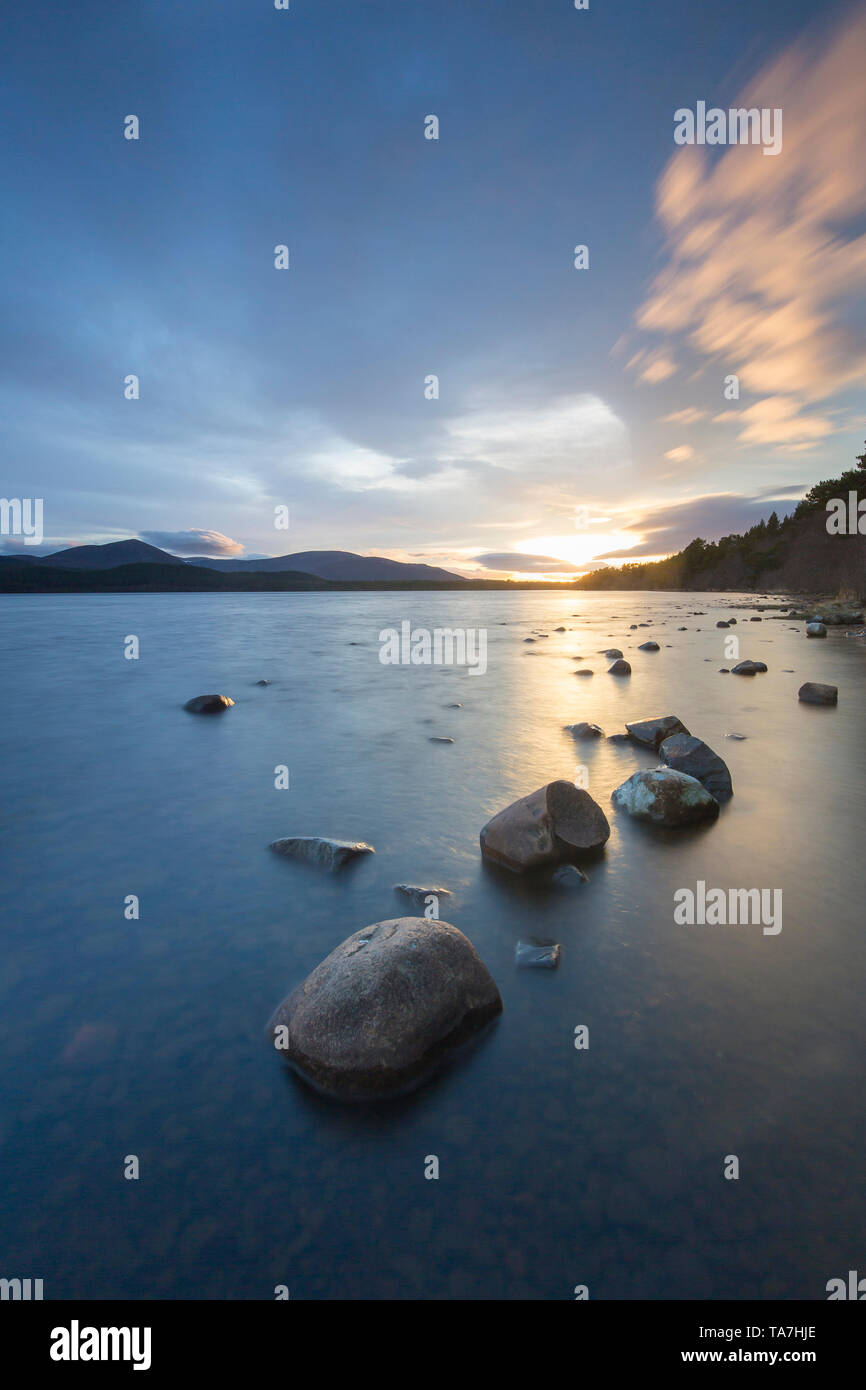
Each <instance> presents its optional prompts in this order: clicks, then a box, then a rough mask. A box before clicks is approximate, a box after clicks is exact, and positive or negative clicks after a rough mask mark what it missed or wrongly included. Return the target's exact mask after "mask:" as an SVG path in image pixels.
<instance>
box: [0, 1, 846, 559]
mask: <svg viewBox="0 0 866 1390" xmlns="http://www.w3.org/2000/svg"><path fill="white" fill-rule="evenodd" d="M862 16H863V11H862V9H861V10H860V11H859V17H858V12H857V11H854V10H852V9H851V8H850V7H849V6H847V5H833V4H830V5H825V6H823V7H822V8H821V11H820V13H816V9H815V7H814V6H813V5H811V4H806V3H802V2H801V0H784V3H782V0H779V2H778V3H777V0H759V2H758V0H748V3H746V0H729V3H727V4H726V5H724V6H715V7H710V6H706V5H698V4H695V3H689V4H687V3H681V0H664V3H659V4H650V3H646V0H643V2H642V3H637V0H628V3H613V2H612V0H590V9H589V10H588V11H585V12H584V11H576V10H575V9H574V8H573V5H572V4H570V3H569V2H568V0H533V2H532V3H517V0H496V3H493V2H492V0H462V3H459V2H458V0H447V3H429V4H422V3H415V0H389V3H375V2H373V3H371V2H370V0H365V3H363V4H357V3H355V4H352V3H348V2H347V0H335V3H327V4H325V3H314V0H292V4H291V8H290V9H289V10H288V11H276V10H275V9H274V8H273V5H272V4H271V3H270V0H211V2H210V3H205V0H184V3H183V4H177V3H176V0H174V2H173V3H169V0H138V3H132V2H131V0H130V2H129V3H122V4H117V3H102V2H101V0H77V3H74V4H62V3H60V4H58V3H43V0H31V2H30V3H29V4H28V5H26V6H18V7H16V8H15V9H14V11H10V12H9V13H7V15H6V17H5V19H4V29H5V31H6V34H5V38H6V41H5V49H6V58H7V69H8V73H9V75H8V79H7V83H6V99H5V103H4V119H3V126H4V130H5V140H4V158H3V165H4V169H3V183H4V190H5V193H4V203H5V211H6V216H5V218H4V232H3V242H4V244H3V256H2V260H0V293H2V308H3V319H4V324H5V327H6V331H5V333H4V335H3V346H2V368H3V372H2V383H3V384H2V392H3V401H2V406H3V415H4V419H5V420H6V424H7V433H8V438H7V448H6V467H5V470H4V473H5V476H4V480H3V491H4V495H6V496H9V497H12V496H21V497H34V496H39V497H42V498H43V499H44V508H45V522H44V525H45V534H46V548H49V549H52V548H58V547H59V546H60V545H62V544H64V543H78V542H89V541H103V540H115V539H120V538H122V537H126V536H130V535H140V536H142V537H143V538H145V539H149V540H152V541H153V542H154V543H156V544H162V545H164V546H165V547H166V548H168V549H172V550H175V551H177V552H178V553H187V554H206V553H215V554H249V555H254V554H279V553H286V552H290V551H296V550H305V549H314V548H315V549H326V548H333V549H347V550H356V551H361V552H366V553H376V554H386V555H391V556H393V557H394V558H398V559H400V558H407V559H408V558H413V559H415V558H419V559H425V560H427V561H429V562H430V563H434V564H444V565H446V566H447V567H448V568H452V569H455V568H456V569H459V570H460V571H461V572H464V573H472V572H485V573H496V572H500V571H501V572H505V573H511V572H515V573H542V572H543V573H557V572H560V571H561V570H563V569H567V566H568V565H569V564H572V565H576V566H581V565H584V564H587V563H592V562H593V561H594V560H596V561H597V558H598V557H599V556H601V555H612V556H614V557H623V556H629V555H634V556H639V555H655V554H663V553H667V552H669V551H670V550H672V549H676V548H678V547H679V546H680V545H681V544H683V543H685V542H687V541H688V540H689V539H691V538H692V537H693V536H694V535H695V534H702V535H704V536H707V537H708V538H712V537H714V536H718V535H720V534H724V533H725V532H728V531H732V530H739V529H742V528H743V527H744V526H747V525H749V524H751V522H752V521H753V520H755V519H756V518H757V517H758V516H759V515H762V514H763V515H766V514H767V513H768V512H769V510H770V509H771V508H772V507H773V506H776V507H777V509H779V510H782V509H784V507H785V506H789V505H790V499H791V498H792V497H795V496H797V495H800V494H801V493H802V491H803V489H804V488H805V487H807V486H809V485H810V484H811V483H812V482H814V481H815V480H817V479H818V478H822V477H827V476H832V475H833V474H834V473H837V472H839V471H841V469H842V468H844V467H848V466H850V464H851V461H852V458H853V455H854V453H855V452H859V450H860V448H861V447H862V439H863V437H864V434H866V426H864V419H866V416H864V411H863V402H862V387H863V382H864V379H866V353H864V332H863V329H864V316H863V284H864V263H866V253H864V250H863V246H862V238H863V236H864V228H866V196H864V184H866V180H864V178H863V172H862V171H863V149H864V148H866V110H864V98H863V94H862V89H863V86H864V84H863V79H862V73H863V69H864V62H863V59H864V57H866V41H864V28H863V21H862ZM858 25H859V27H858ZM798 44H800V45H802V47H801V48H799V49H798V47H797V45H798ZM750 93H751V94H753V95H754V101H755V102H756V103H757V104H760V105H769V106H781V107H782V108H783V110H784V117H785V126H784V129H785V142H784V146H783V150H782V153H781V154H780V155H779V156H778V158H766V157H763V155H762V152H761V150H760V149H757V148H745V147H736V148H735V147H730V148H728V149H725V150H722V151H713V152H712V153H711V154H708V152H706V151H703V152H700V151H697V150H695V149H694V148H691V149H686V150H678V149H677V147H676V146H675V145H674V143H673V129H674V111H675V110H676V109H677V108H681V107H694V106H695V103H696V102H697V101H698V100H701V99H703V100H706V101H707V102H708V104H710V105H714V104H717V105H719V106H721V107H727V106H728V105H734V104H740V98H741V97H743V95H744V94H746V95H748V94H750ZM431 113H432V114H435V115H437V116H438V118H439V121H440V138H439V140H438V141H431V140H425V138H424V119H425V117H426V116H427V115H429V114H431ZM128 114H135V115H137V116H138V117H139V119H140V123H141V131H140V139H139V140H138V141H129V140H125V139H124V138H123V123H124V118H125V117H126V116H127V115H128ZM701 161H703V162H701ZM578 243H581V244H586V245H588V246H589V248H590V267H589V269H588V270H585V271H577V270H575V269H574V267H573V264H572V261H573V248H574V246H575V245H576V244H578ZM277 244H286V245H288V246H289V248H290V258H291V267H290V269H289V270H287V271H278V270H276V269H275V268H274V263H273V262H274V247H275V246H276V245H277ZM130 373H135V374H136V375H137V376H138V377H139V379H140V399H138V400H133V401H130V400H126V399H125V398H124V391H123V384H124V379H125V377H126V376H127V375H128V374H130ZM431 373H435V374H436V375H437V376H438V377H439V383H440V386H439V391H440V394H439V398H438V400H428V399H425V394H424V381H425V377H427V376H428V374H431ZM729 373H737V374H738V375H739V378H740V387H741V391H740V398H739V400H737V401H735V402H727V401H725V399H724V398H723V394H722V383H723V380H724V378H725V376H726V375H727V374H729ZM281 505H285V506H288V507H289V509H290V514H291V528H290V530H289V531H288V532H285V531H275V529H274V521H273V519H274V509H275V507H277V506H281ZM4 548H6V549H14V548H17V547H16V545H15V543H14V540H9V541H8V542H6V544H5V547H4ZM519 556H522V557H523V558H522V559H520V558H517V557H519ZM539 556H541V557H545V558H543V559H540V560H539V559H538V558H533V557H539ZM479 557H484V558H483V559H479ZM547 557H554V559H555V561H556V563H551V562H550V561H549V560H548V558H547Z"/></svg>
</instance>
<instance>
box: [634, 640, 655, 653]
mask: <svg viewBox="0 0 866 1390" xmlns="http://www.w3.org/2000/svg"><path fill="white" fill-rule="evenodd" d="M658 650H659V644H658V642H641V644H640V646H639V647H638V651H639V652H657V651H658Z"/></svg>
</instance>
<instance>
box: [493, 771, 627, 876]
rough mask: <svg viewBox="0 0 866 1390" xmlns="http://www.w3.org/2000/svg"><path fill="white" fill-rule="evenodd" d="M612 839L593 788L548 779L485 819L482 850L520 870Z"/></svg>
mask: <svg viewBox="0 0 866 1390" xmlns="http://www.w3.org/2000/svg"><path fill="white" fill-rule="evenodd" d="M609 837H610V825H609V824H608V819H607V816H606V815H605V814H604V811H603V810H602V809H601V807H600V806H599V804H598V802H596V801H593V799H592V797H591V796H590V794H589V792H587V791H583V790H582V789H581V788H579V787H575V786H574V784H573V783H572V782H565V781H560V782H548V783H547V786H545V787H539V789H538V791H535V792H532V793H531V794H530V795H529V796H524V797H521V799H520V800H519V801H515V802H513V803H512V805H511V806H506V808H505V810H504V811H500V812H499V814H498V815H496V816H494V817H493V819H492V820H489V821H488V822H487V824H486V825H485V826H484V829H483V830H482V831H481V853H482V854H483V855H484V857H485V859H491V860H493V861H494V863H497V864H502V865H504V866H505V868H507V869H511V870H512V871H513V872H514V873H518V874H522V873H525V872H526V870H527V869H535V868H537V867H538V866H539V865H541V864H556V863H560V862H561V861H563V860H567V859H570V858H572V856H573V855H574V854H575V853H576V852H579V851H581V850H595V849H600V848H601V846H602V845H604V844H606V842H607V840H608V839H609Z"/></svg>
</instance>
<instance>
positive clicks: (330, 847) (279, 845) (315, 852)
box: [269, 835, 376, 871]
mask: <svg viewBox="0 0 866 1390" xmlns="http://www.w3.org/2000/svg"><path fill="white" fill-rule="evenodd" d="M269 848H270V849H272V850H273V851H274V854H279V855H280V857H281V858H283V859H301V860H304V861H306V863H308V864H317V865H318V866H319V867H320V868H323V869H328V870H330V871H333V870H335V869H342V867H343V865H344V864H348V863H349V862H350V861H351V860H353V859H358V858H359V857H360V856H361V855H363V854H375V852H376V851H375V850H374V849H373V846H372V845H368V844H366V843H365V841H363V840H327V839H324V838H322V837H321V836H318V835H292V836H289V837H288V838H287V839H285V840H273V841H272V842H271V844H270V846H269Z"/></svg>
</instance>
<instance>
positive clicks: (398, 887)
mask: <svg viewBox="0 0 866 1390" xmlns="http://www.w3.org/2000/svg"><path fill="white" fill-rule="evenodd" d="M394 892H395V893H399V894H400V895H401V897H404V898H408V899H409V901H410V902H411V903H412V904H413V906H414V907H426V906H427V899H428V898H431V897H432V898H453V896H454V894H453V893H452V892H451V889H450V888H422V887H420V886H419V885H418V884H417V883H395V884H394Z"/></svg>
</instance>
